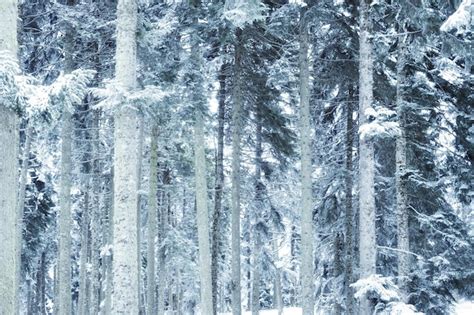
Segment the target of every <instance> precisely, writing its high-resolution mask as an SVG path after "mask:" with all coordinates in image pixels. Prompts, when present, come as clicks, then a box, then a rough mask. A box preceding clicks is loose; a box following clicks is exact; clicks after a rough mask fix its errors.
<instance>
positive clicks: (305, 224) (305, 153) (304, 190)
mask: <svg viewBox="0 0 474 315" xmlns="http://www.w3.org/2000/svg"><path fill="white" fill-rule="evenodd" d="M305 13H306V8H302V9H301V16H300V30H299V32H300V34H299V42H300V51H299V69H300V78H299V79H300V145H301V214H300V215H301V267H300V281H301V306H302V308H303V314H304V315H312V314H313V312H314V296H313V196H312V182H311V174H312V165H311V126H310V121H311V114H310V109H309V57H308V29H307V24H306V17H305Z"/></svg>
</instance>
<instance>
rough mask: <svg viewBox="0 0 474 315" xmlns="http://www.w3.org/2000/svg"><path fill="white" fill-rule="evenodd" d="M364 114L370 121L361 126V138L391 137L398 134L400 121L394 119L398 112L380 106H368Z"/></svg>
mask: <svg viewBox="0 0 474 315" xmlns="http://www.w3.org/2000/svg"><path fill="white" fill-rule="evenodd" d="M364 114H365V116H366V118H367V121H368V122H367V123H365V124H363V125H361V126H360V127H359V134H360V137H361V139H370V138H374V137H381V138H383V137H388V138H391V137H394V136H395V135H397V134H398V132H399V129H398V122H397V121H394V118H395V117H396V112H394V111H392V110H390V109H388V108H386V107H382V106H379V107H370V108H368V109H367V110H366V111H365V113H364Z"/></svg>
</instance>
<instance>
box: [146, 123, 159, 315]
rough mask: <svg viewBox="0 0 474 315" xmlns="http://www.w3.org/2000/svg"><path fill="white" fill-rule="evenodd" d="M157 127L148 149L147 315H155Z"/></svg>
mask: <svg viewBox="0 0 474 315" xmlns="http://www.w3.org/2000/svg"><path fill="white" fill-rule="evenodd" d="M157 141H158V127H157V126H156V125H154V126H153V129H152V133H151V148H150V179H149V181H150V188H149V189H150V190H149V193H148V222H147V223H148V224H147V225H148V240H147V244H148V248H147V250H148V251H147V277H146V278H147V305H148V306H147V314H150V315H151V314H156V312H157V309H156V294H155V292H156V270H155V269H156V268H155V259H156V251H155V237H156V227H157V225H158V200H157V198H158V197H157V192H158V144H157Z"/></svg>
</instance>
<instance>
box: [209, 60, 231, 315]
mask: <svg viewBox="0 0 474 315" xmlns="http://www.w3.org/2000/svg"><path fill="white" fill-rule="evenodd" d="M226 69H228V65H227V64H223V65H222V66H221V69H220V73H219V108H218V118H217V119H218V128H217V157H216V183H215V197H214V213H213V217H212V232H211V233H212V243H211V244H212V253H211V254H212V265H211V268H212V270H211V272H212V311H213V314H214V315H216V314H217V295H218V276H219V274H218V273H219V253H220V233H221V232H220V226H221V224H222V223H221V216H222V195H223V191H224V122H225V98H226V95H227V93H226V78H227V76H226Z"/></svg>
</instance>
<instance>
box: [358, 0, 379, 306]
mask: <svg viewBox="0 0 474 315" xmlns="http://www.w3.org/2000/svg"><path fill="white" fill-rule="evenodd" d="M369 25H370V22H369V16H368V3H367V0H364V1H362V2H361V7H360V28H361V30H360V38H359V126H360V127H362V126H364V124H367V123H369V122H368V121H367V118H366V115H365V112H366V110H367V109H369V108H371V107H372V102H373V77H372V68H373V60H372V44H371V42H370V38H369V37H370V31H369V29H370V26H369ZM359 135H363V134H362V133H359ZM359 172H360V173H359V270H360V275H359V276H360V278H361V279H362V278H366V277H368V276H370V275H372V274H375V273H376V269H375V263H376V239H375V185H374V177H375V162H374V146H373V143H372V140H371V139H369V138H368V137H362V136H359ZM372 308H373V306H372V305H371V303H370V301H369V300H368V299H367V298H362V299H361V301H360V313H361V314H370V313H371V312H372Z"/></svg>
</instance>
